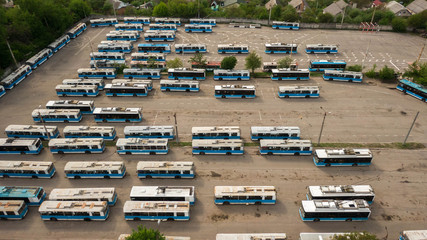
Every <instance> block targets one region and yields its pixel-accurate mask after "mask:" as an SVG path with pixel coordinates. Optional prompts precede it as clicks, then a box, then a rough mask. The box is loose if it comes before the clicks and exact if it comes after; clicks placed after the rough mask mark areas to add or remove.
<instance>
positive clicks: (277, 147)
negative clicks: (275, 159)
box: [259, 139, 313, 156]
mask: <svg viewBox="0 0 427 240" xmlns="http://www.w3.org/2000/svg"><path fill="white" fill-rule="evenodd" d="M259 152H260V153H261V154H262V155H295V156H299V155H311V153H312V152H313V147H312V145H311V141H310V140H294V139H286V140H278V139H262V140H260V142H259Z"/></svg>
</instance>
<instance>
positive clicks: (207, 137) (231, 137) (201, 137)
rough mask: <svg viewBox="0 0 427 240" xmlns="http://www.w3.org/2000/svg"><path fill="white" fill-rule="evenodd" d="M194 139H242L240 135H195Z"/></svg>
mask: <svg viewBox="0 0 427 240" xmlns="http://www.w3.org/2000/svg"><path fill="white" fill-rule="evenodd" d="M192 139H240V136H193V137H192Z"/></svg>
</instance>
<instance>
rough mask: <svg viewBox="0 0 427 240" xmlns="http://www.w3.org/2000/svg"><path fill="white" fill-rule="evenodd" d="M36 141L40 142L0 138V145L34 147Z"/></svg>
mask: <svg viewBox="0 0 427 240" xmlns="http://www.w3.org/2000/svg"><path fill="white" fill-rule="evenodd" d="M38 141H40V139H39V138H37V139H19V138H0V145H3V146H21V145H25V146H28V145H34V144H36V143H37V142H38Z"/></svg>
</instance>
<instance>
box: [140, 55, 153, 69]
mask: <svg viewBox="0 0 427 240" xmlns="http://www.w3.org/2000/svg"><path fill="white" fill-rule="evenodd" d="M147 63H148V68H157V61H156V58H154V57H153V58H149V59H148V61H147ZM138 67H139V66H138ZM139 68H143V67H142V66H141V67H139Z"/></svg>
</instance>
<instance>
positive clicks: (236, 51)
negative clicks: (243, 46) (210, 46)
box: [218, 50, 249, 53]
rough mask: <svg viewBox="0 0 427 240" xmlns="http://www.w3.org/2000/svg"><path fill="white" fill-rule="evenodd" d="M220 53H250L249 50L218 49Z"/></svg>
mask: <svg viewBox="0 0 427 240" xmlns="http://www.w3.org/2000/svg"><path fill="white" fill-rule="evenodd" d="M218 53H249V50H218Z"/></svg>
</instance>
